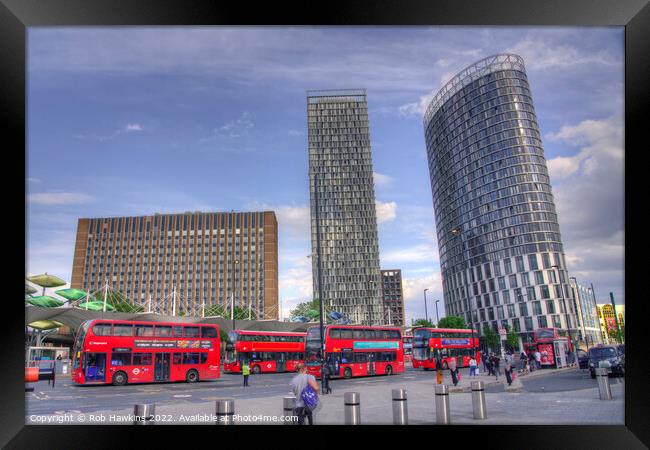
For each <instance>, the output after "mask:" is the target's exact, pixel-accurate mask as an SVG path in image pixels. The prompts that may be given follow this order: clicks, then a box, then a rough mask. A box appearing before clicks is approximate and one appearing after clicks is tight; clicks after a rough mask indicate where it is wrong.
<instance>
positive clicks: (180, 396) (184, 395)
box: [172, 394, 191, 398]
mask: <svg viewBox="0 0 650 450" xmlns="http://www.w3.org/2000/svg"><path fill="white" fill-rule="evenodd" d="M172 397H175V398H185V397H191V395H189V394H176V395H173V396H172Z"/></svg>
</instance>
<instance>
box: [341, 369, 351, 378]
mask: <svg viewBox="0 0 650 450" xmlns="http://www.w3.org/2000/svg"><path fill="white" fill-rule="evenodd" d="M343 376H344V377H345V378H352V369H350V368H349V367H346V368H345V370H344V371H343Z"/></svg>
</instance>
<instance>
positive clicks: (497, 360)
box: [494, 355, 501, 378]
mask: <svg viewBox="0 0 650 450" xmlns="http://www.w3.org/2000/svg"><path fill="white" fill-rule="evenodd" d="M500 363H501V358H499V355H494V371H495V372H496V376H497V378H499V375H501V370H500V369H499V364H500Z"/></svg>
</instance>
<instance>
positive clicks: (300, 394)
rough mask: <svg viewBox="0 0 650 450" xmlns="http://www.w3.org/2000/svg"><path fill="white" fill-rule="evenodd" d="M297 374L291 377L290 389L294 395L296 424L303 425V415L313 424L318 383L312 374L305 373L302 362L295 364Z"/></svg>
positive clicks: (305, 369) (316, 404)
mask: <svg viewBox="0 0 650 450" xmlns="http://www.w3.org/2000/svg"><path fill="white" fill-rule="evenodd" d="M296 372H298V373H297V375H296V376H295V377H293V379H292V380H291V383H289V385H290V386H291V391H292V392H293V395H295V397H296V410H295V413H296V415H297V416H298V425H304V423H305V417H307V421H308V422H309V425H313V424H314V418H313V412H314V409H316V406H318V383H316V378H315V377H314V376H313V375H309V374H308V373H307V368H306V367H305V365H304V364H303V363H299V364H298V365H297V366H296Z"/></svg>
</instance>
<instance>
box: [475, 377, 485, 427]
mask: <svg viewBox="0 0 650 450" xmlns="http://www.w3.org/2000/svg"><path fill="white" fill-rule="evenodd" d="M472 409H473V410H474V418H475V419H487V409H486V407H485V388H484V386H483V382H482V381H472Z"/></svg>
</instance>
